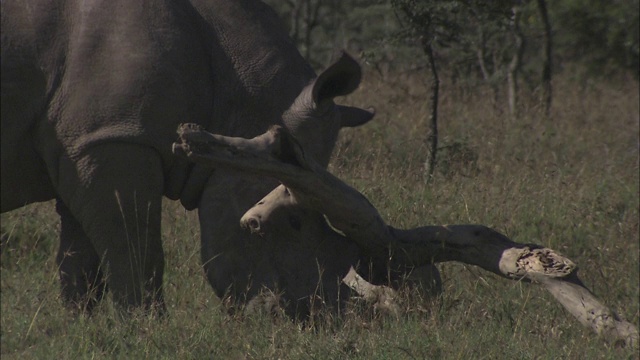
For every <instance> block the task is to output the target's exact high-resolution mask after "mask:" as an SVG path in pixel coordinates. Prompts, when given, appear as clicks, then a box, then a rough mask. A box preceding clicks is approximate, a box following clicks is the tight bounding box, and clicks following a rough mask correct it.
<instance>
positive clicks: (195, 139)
mask: <svg viewBox="0 0 640 360" xmlns="http://www.w3.org/2000/svg"><path fill="white" fill-rule="evenodd" d="M178 134H179V135H180V141H181V142H180V143H174V145H173V151H174V153H176V154H179V155H182V156H185V157H187V158H188V159H189V160H191V161H194V162H199V163H203V164H208V165H210V166H212V167H214V166H215V167H227V168H232V169H236V170H240V171H244V172H246V173H249V174H253V175H260V176H270V177H274V178H277V179H278V180H280V181H281V182H282V184H283V186H279V187H277V188H276V189H275V190H273V191H272V192H271V193H270V194H269V195H267V196H266V197H265V198H264V199H263V200H262V201H260V202H259V203H258V204H257V205H256V206H255V207H254V208H252V209H250V210H249V211H247V213H246V214H245V216H243V217H242V222H243V223H242V224H243V226H245V227H246V228H248V229H249V230H250V231H254V232H259V231H262V230H263V229H264V228H265V227H264V224H265V223H268V222H269V220H270V219H269V213H270V211H272V210H273V209H275V208H279V207H280V206H283V202H282V201H283V199H284V198H286V200H285V202H286V203H287V204H289V205H291V204H298V205H299V206H302V207H306V208H310V209H314V210H316V211H317V212H319V213H322V214H324V215H325V217H326V219H327V221H328V222H329V223H330V225H331V226H332V228H334V229H335V230H336V231H338V232H341V233H343V234H344V235H345V236H346V237H347V238H348V239H349V240H351V241H353V242H355V243H356V244H357V245H358V246H359V247H360V248H361V250H362V251H363V252H364V253H366V254H368V255H370V256H372V257H385V256H386V257H388V256H389V254H391V257H392V260H391V261H392V262H394V263H397V264H406V265H413V266H420V265H426V264H432V263H434V262H442V261H460V262H463V263H467V264H472V265H477V266H479V267H481V268H483V269H485V270H487V271H491V272H493V273H496V274H498V275H501V276H503V277H506V278H509V279H514V280H522V279H526V280H531V281H534V282H537V283H540V284H542V285H543V286H544V287H545V288H546V289H547V290H548V291H549V292H550V293H551V294H552V295H553V296H554V297H555V298H556V299H557V300H558V301H559V302H560V303H561V304H562V305H563V306H564V307H565V308H566V309H567V310H568V311H569V312H571V313H572V314H573V315H574V316H575V317H577V318H578V320H579V321H580V322H581V323H582V324H584V325H585V326H589V327H591V328H592V329H593V330H594V331H595V332H596V333H598V334H600V335H602V336H603V337H605V338H606V339H608V340H610V341H622V342H624V343H626V344H629V345H632V346H638V330H637V329H636V327H635V326H634V325H633V324H630V323H628V322H626V321H624V320H621V319H620V318H619V317H618V316H617V315H616V314H615V313H614V312H613V311H611V310H610V309H608V308H607V307H606V306H604V305H603V304H602V303H601V302H600V301H599V300H598V299H597V298H596V297H595V296H594V295H593V294H592V293H591V292H590V291H589V290H588V289H587V288H586V287H585V286H584V285H583V284H582V282H581V281H580V279H579V278H578V276H577V267H576V265H575V264H574V263H573V262H572V261H571V260H569V259H567V258H565V257H563V256H562V255H560V254H559V253H557V252H555V251H553V250H551V249H548V248H544V247H542V246H539V245H530V244H520V243H516V242H514V241H512V240H510V239H509V238H507V237H506V236H505V235H503V234H501V233H499V232H497V231H495V230H493V229H491V228H488V227H485V226H482V225H451V226H424V227H420V228H415V229H407V230H401V229H395V228H393V227H391V226H388V225H387V224H386V223H385V222H384V220H382V218H381V216H380V214H379V213H378V211H377V210H376V209H375V207H374V206H373V205H372V204H371V203H370V202H369V201H368V200H367V199H366V197H364V196H363V195H362V194H361V193H360V192H358V191H357V190H355V189H354V188H352V187H350V186H349V185H347V184H345V183H344V182H342V181H341V180H340V179H338V178H337V177H335V176H333V175H332V174H330V173H329V172H327V171H326V170H325V169H324V168H323V167H321V166H320V165H318V164H317V163H316V162H315V161H314V160H313V159H312V158H311V157H310V156H308V155H307V154H306V153H305V152H304V149H303V148H302V146H301V145H300V144H299V143H298V142H297V140H296V139H295V138H293V136H291V135H290V134H289V133H288V132H287V131H286V130H285V129H283V128H281V127H277V126H276V127H272V128H271V129H269V131H267V132H266V133H265V134H262V135H260V136H257V137H255V138H253V139H243V138H234V137H226V136H221V135H213V134H209V133H207V132H204V131H202V130H201V129H200V128H199V127H198V126H197V125H193V124H186V125H181V127H180V128H179V130H178ZM285 187H286V188H285ZM271 225H272V226H286V224H278V223H276V224H271Z"/></svg>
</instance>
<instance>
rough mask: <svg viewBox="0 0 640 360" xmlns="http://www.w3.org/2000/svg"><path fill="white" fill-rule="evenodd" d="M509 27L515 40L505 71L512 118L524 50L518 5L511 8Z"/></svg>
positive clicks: (514, 113)
mask: <svg viewBox="0 0 640 360" xmlns="http://www.w3.org/2000/svg"><path fill="white" fill-rule="evenodd" d="M511 29H512V32H513V36H514V41H515V49H514V52H513V56H512V57H511V62H510V63H509V67H508V71H507V86H508V89H507V93H508V96H509V99H508V102H509V114H510V115H511V118H512V119H516V118H517V117H518V79H517V75H518V71H519V70H520V65H521V63H522V54H523V52H524V36H523V35H522V32H521V30H520V8H519V7H518V5H516V6H514V7H513V9H512V18H511Z"/></svg>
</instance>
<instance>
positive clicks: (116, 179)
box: [57, 143, 164, 310]
mask: <svg viewBox="0 0 640 360" xmlns="http://www.w3.org/2000/svg"><path fill="white" fill-rule="evenodd" d="M57 188H58V193H59V195H60V197H61V198H62V200H63V201H64V203H65V204H67V206H68V208H69V210H70V213H71V215H72V216H73V217H74V218H75V219H77V220H78V223H79V224H81V226H82V229H83V230H84V233H85V234H86V236H87V237H88V238H89V239H90V242H91V244H92V245H93V248H94V249H95V252H96V254H97V256H99V257H100V258H101V259H103V263H102V266H103V267H104V268H105V269H106V273H107V274H108V275H107V276H108V277H107V283H108V285H109V289H110V291H111V292H112V294H113V296H114V300H115V301H116V302H117V303H118V304H120V305H123V306H124V307H125V308H129V307H138V306H141V305H144V306H145V307H147V308H151V307H152V306H153V307H155V306H156V305H159V306H160V309H161V310H162V309H163V307H164V305H163V298H162V275H163V270H164V254H163V250H162V242H161V238H160V215H161V201H162V191H163V172H162V164H161V160H160V158H159V156H158V154H157V152H155V151H154V150H153V149H151V148H148V147H144V146H139V145H133V144H125V143H114V144H102V145H98V146H95V147H93V148H90V149H88V150H87V151H86V152H85V153H84V154H83V155H82V156H79V157H77V158H75V159H70V158H69V157H63V158H62V159H61V161H60V167H59V183H58V185H57ZM63 235H66V234H64V233H63ZM68 235H69V236H80V235H81V233H80V232H78V231H75V232H72V233H69V234H68ZM62 240H63V244H76V245H77V244H81V241H79V239H78V238H75V239H70V238H63V239H62ZM63 264H64V262H63Z"/></svg>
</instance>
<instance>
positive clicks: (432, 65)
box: [422, 40, 440, 182]
mask: <svg viewBox="0 0 640 360" xmlns="http://www.w3.org/2000/svg"><path fill="white" fill-rule="evenodd" d="M422 48H423V50H424V53H425V54H426V55H427V59H428V60H429V70H430V71H431V77H432V83H431V114H430V116H429V136H427V147H428V149H429V150H428V151H429V154H428V156H427V160H426V161H425V164H424V167H425V173H426V176H427V182H430V181H431V180H433V173H434V171H435V168H436V162H437V152H438V92H439V91H440V78H439V77H438V70H437V68H436V59H435V58H434V56H433V46H432V44H431V41H428V40H423V43H422Z"/></svg>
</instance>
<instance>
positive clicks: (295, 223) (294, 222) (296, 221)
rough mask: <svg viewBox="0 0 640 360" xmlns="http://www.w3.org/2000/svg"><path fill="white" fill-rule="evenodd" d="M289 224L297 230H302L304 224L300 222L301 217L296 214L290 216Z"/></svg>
mask: <svg viewBox="0 0 640 360" xmlns="http://www.w3.org/2000/svg"><path fill="white" fill-rule="evenodd" d="M289 225H291V227H292V228H294V229H295V230H297V231H300V228H301V227H302V225H301V224H300V217H298V216H296V215H291V216H289Z"/></svg>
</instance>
